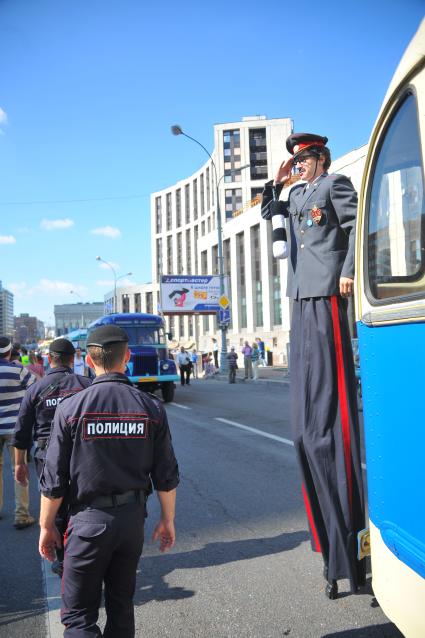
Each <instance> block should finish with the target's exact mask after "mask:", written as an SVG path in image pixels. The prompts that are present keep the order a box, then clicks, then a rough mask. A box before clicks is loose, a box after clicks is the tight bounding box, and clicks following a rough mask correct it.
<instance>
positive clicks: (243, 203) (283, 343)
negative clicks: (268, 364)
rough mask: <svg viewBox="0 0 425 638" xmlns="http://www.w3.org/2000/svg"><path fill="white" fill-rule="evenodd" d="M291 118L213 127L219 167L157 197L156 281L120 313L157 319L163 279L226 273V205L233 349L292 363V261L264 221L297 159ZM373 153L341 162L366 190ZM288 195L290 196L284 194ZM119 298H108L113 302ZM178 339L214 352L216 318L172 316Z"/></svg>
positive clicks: (127, 292) (126, 293) (128, 295)
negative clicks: (281, 171) (261, 346)
mask: <svg viewBox="0 0 425 638" xmlns="http://www.w3.org/2000/svg"><path fill="white" fill-rule="evenodd" d="M291 132H292V120H291V119H289V118H281V119H271V120H268V119H266V118H264V117H255V118H243V119H242V121H241V122H232V123H227V124H218V125H216V126H215V127H214V139H215V148H214V151H213V152H212V157H213V160H214V163H215V165H216V169H217V180H216V176H215V171H214V167H213V165H212V162H211V160H209V161H208V162H206V163H205V164H204V165H203V166H202V167H201V168H200V169H199V170H198V171H197V172H196V173H194V174H193V175H191V176H190V177H188V178H187V179H185V180H181V181H179V182H177V184H174V185H173V186H170V187H169V188H165V189H163V190H161V191H158V192H155V193H153V194H152V195H151V248H152V273H153V282H152V283H150V284H146V285H145V286H131V287H127V288H120V289H119V290H118V294H117V303H118V308H117V309H118V311H119V312H137V311H138V309H139V311H142V312H145V311H146V312H154V313H156V312H158V310H159V308H160V302H159V281H160V277H161V275H163V274H164V275H169V274H175V275H191V274H197V275H204V274H209V275H214V274H218V272H219V263H218V259H219V257H218V232H217V200H218V201H219V202H220V212H221V220H222V240H223V263H224V272H225V275H226V276H227V277H228V280H229V296H230V300H231V323H230V325H229V328H228V330H227V342H228V346H230V345H234V346H236V348H237V349H239V348H240V346H241V345H242V344H243V343H244V341H245V340H248V341H250V342H251V341H253V340H254V339H255V337H257V336H259V337H262V338H263V339H264V341H265V343H266V347H267V348H268V350H269V351H270V352H271V353H272V359H273V362H274V363H275V364H285V363H286V362H287V352H288V344H289V336H290V335H289V330H290V304H289V300H288V298H287V297H286V278H287V263H286V260H279V259H275V258H273V252H272V230H271V223H270V222H266V221H264V220H262V218H261V212H260V198H259V195H260V193H261V191H262V189H263V186H264V183H265V182H266V181H267V180H269V179H272V178H273V177H274V175H275V174H276V172H277V169H278V167H279V165H280V164H281V162H282V160H283V159H284V157H287V156H288V154H287V152H286V149H285V140H286V138H287V137H288V135H290V134H291ZM366 150H367V149H366V147H362V148H360V149H357V150H354V151H352V152H350V153H348V154H347V155H344V156H343V157H341V158H339V159H337V160H335V161H334V162H333V163H332V166H331V168H330V172H341V173H343V174H345V175H347V176H348V177H350V178H351V179H352V181H353V184H354V186H355V188H356V189H357V190H359V188H360V184H361V176H362V172H363V165H364V159H365V156H366ZM283 197H284V194H283ZM112 297H113V292H110V293H109V294H108V295H107V297H105V302H106V303H107V300H108V299H109V300H110V299H112ZM166 321H167V329H168V331H169V332H171V333H172V334H173V336H174V339H175V341H177V342H180V343H181V344H183V345H191V344H192V343H193V344H195V343H196V345H197V347H198V348H199V349H200V350H202V351H208V350H210V349H211V338H212V337H217V336H218V332H219V328H218V326H217V320H216V317H215V316H171V317H167V319H166Z"/></svg>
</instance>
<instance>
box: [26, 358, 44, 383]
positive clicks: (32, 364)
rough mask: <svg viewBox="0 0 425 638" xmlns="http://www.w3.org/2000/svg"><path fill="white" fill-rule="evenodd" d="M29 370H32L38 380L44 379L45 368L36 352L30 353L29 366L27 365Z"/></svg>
mask: <svg viewBox="0 0 425 638" xmlns="http://www.w3.org/2000/svg"><path fill="white" fill-rule="evenodd" d="M27 368H28V370H30V371H31V372H32V373H33V375H34V376H35V377H36V379H41V377H44V368H43V364H41V363H40V362H39V361H38V358H37V355H36V354H35V352H30V354H29V364H28V365H27Z"/></svg>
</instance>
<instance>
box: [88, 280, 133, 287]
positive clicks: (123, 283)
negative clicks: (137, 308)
mask: <svg viewBox="0 0 425 638" xmlns="http://www.w3.org/2000/svg"><path fill="white" fill-rule="evenodd" d="M96 284H97V285H98V286H102V287H103V288H110V289H112V288H113V287H114V280H113V279H98V280H97V281H96ZM120 286H134V281H131V279H128V278H126V277H123V278H122V279H121V278H119V279H118V281H117V288H119V287H120Z"/></svg>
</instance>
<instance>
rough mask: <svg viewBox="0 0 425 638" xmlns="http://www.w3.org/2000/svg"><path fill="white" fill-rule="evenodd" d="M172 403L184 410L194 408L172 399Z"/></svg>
mask: <svg viewBox="0 0 425 638" xmlns="http://www.w3.org/2000/svg"><path fill="white" fill-rule="evenodd" d="M170 405H175V406H176V408H181V409H182V410H191V409H192V408H188V407H187V405H181V404H180V403H174V401H172V402H171V403H170Z"/></svg>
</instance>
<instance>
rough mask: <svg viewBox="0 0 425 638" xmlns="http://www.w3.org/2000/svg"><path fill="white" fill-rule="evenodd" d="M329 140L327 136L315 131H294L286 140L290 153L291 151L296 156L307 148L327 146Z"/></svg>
mask: <svg viewBox="0 0 425 638" xmlns="http://www.w3.org/2000/svg"><path fill="white" fill-rule="evenodd" d="M327 141H328V138H327V137H322V136H321V135H315V134H314V133H292V135H290V136H289V137H288V138H287V140H286V148H287V150H288V153H291V155H293V156H294V158H295V157H296V156H297V155H299V154H300V153H301V152H302V151H305V150H306V149H307V148H313V147H316V148H317V147H319V148H320V147H321V146H322V147H323V146H326V144H327Z"/></svg>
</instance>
